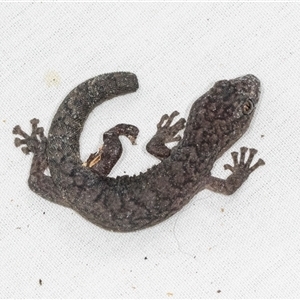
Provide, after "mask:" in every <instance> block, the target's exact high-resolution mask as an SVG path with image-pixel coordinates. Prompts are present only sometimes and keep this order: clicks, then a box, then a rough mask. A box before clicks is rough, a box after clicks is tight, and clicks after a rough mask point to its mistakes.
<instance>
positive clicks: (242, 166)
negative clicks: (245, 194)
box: [205, 147, 265, 195]
mask: <svg viewBox="0 0 300 300" xmlns="http://www.w3.org/2000/svg"><path fill="white" fill-rule="evenodd" d="M247 150H248V148H246V147H242V148H241V157H240V162H238V152H232V153H231V155H232V158H233V166H231V165H229V164H226V165H224V168H225V170H230V171H231V172H232V174H231V175H230V176H229V177H228V178H227V179H225V180H224V179H220V178H216V177H213V176H210V177H209V178H208V180H207V182H206V186H205V188H207V189H209V190H211V191H213V192H217V193H222V194H225V195H231V194H233V193H234V192H235V191H236V190H237V189H238V188H239V187H240V186H241V185H242V184H243V183H244V182H245V181H246V180H247V178H248V177H249V175H250V174H251V173H252V172H253V171H254V170H256V169H257V168H258V167H259V166H263V165H264V164H265V162H264V161H263V160H262V159H259V160H258V161H257V162H256V163H255V164H254V165H253V166H252V167H250V164H251V162H252V160H253V157H254V155H255V154H256V153H257V150H256V149H249V152H250V154H249V157H248V159H247V161H246V162H245V154H246V152H247Z"/></svg>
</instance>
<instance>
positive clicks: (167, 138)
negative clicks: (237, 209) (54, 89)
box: [13, 72, 264, 232]
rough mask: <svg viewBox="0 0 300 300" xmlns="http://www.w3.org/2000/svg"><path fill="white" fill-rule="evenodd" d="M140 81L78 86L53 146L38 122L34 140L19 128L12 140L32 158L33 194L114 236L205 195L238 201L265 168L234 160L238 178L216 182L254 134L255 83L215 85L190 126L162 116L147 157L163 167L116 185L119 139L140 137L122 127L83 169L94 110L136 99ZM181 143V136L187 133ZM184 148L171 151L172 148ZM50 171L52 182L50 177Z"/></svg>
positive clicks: (53, 131) (104, 79)
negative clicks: (84, 134) (129, 96)
mask: <svg viewBox="0 0 300 300" xmlns="http://www.w3.org/2000/svg"><path fill="white" fill-rule="evenodd" d="M137 88H138V81H137V78H136V76H135V75H134V74H132V73H126V72H119V73H110V74H105V75H100V76H97V77H95V78H92V79H90V80H87V81H86V82H83V83H82V84H80V85H79V86H77V87H76V88H75V89H74V90H72V91H71V92H70V94H69V95H68V96H67V97H66V98H65V100H64V101H63V103H62V104H61V105H60V107H59V108H58V110H57V112H56V114H55V116H54V118H53V121H52V124H51V127H50V130H49V135H48V139H47V138H46V137H45V136H44V134H43V128H42V127H37V124H38V122H39V121H38V120H37V119H33V120H31V123H32V128H33V130H32V134H31V135H30V136H29V135H27V134H26V133H25V132H24V131H22V129H21V128H20V126H16V127H15V128H14V130H13V133H14V134H19V135H21V136H22V137H23V138H24V139H22V140H21V139H19V138H16V139H15V145H16V146H20V145H22V144H24V145H26V147H23V148H22V150H23V152H25V153H27V154H28V153H29V152H32V153H33V161H32V166H31V171H30V177H29V180H28V183H29V186H30V188H31V189H32V190H33V191H34V192H36V193H37V194H39V195H40V196H42V197H43V198H45V199H48V200H50V201H52V202H55V203H58V204H60V205H64V206H67V207H70V208H72V209H74V210H75V211H77V212H78V213H79V214H81V215H82V216H84V217H85V218H86V219H88V220H89V221H91V222H93V223H95V224H96V225H99V226H101V227H103V228H105V229H108V230H113V231H124V232H126V231H134V230H138V229H142V228H146V227H149V226H152V225H155V224H157V223H159V222H161V221H163V220H165V219H166V218H168V217H170V216H172V215H173V214H175V213H176V212H177V211H179V210H180V209H181V208H182V207H183V206H184V205H185V204H187V203H188V202H189V201H190V200H191V199H192V198H193V196H194V195H195V194H197V193H198V192H199V191H201V190H203V189H204V188H208V189H210V190H212V191H214V192H219V193H223V194H232V193H234V192H235V191H236V190H237V189H238V188H239V187H240V186H241V185H242V183H243V182H244V181H245V180H246V179H247V178H248V176H249V175H250V173H251V172H253V171H254V170H255V169H256V168H257V167H259V166H261V165H263V164H264V162H263V160H261V159H259V160H258V161H257V162H256V164H254V165H253V166H252V167H250V164H251V162H252V159H253V156H254V155H255V153H256V152H257V151H256V150H255V149H250V151H249V153H250V154H249V157H248V159H247V160H246V161H245V154H246V152H247V150H248V149H247V148H245V147H242V148H241V154H240V160H238V153H237V152H233V153H232V157H233V166H230V165H225V166H224V167H225V169H229V170H231V171H232V174H231V175H230V176H229V177H228V178H227V179H226V180H223V179H219V178H215V177H212V176H211V169H212V167H213V165H214V163H215V161H216V160H217V159H218V158H219V157H220V156H221V155H222V154H223V153H224V152H225V151H226V150H227V149H229V148H230V147H231V146H232V145H233V144H234V143H235V142H236V141H237V140H238V139H239V138H240V137H241V136H242V135H243V133H244V132H245V131H246V130H247V129H248V127H249V124H250V122H251V119H252V117H253V113H254V111H255V106H256V104H257V102H258V100H259V93H260V82H259V80H258V79H257V78H256V77H255V76H253V75H246V76H243V77H239V78H236V79H233V80H222V81H219V82H217V83H215V85H214V86H213V87H212V88H211V89H210V90H209V91H208V92H207V93H206V94H204V95H203V96H201V97H200V98H199V99H198V100H196V101H195V103H194V104H193V106H192V108H191V111H190V113H189V117H188V119H187V121H185V120H184V119H180V120H179V121H177V122H176V123H175V124H173V125H172V123H173V119H174V118H175V117H176V116H177V115H178V112H173V113H172V114H171V115H170V116H168V115H164V116H163V117H162V119H161V120H160V122H159V123H158V125H157V133H156V134H155V135H154V137H153V138H152V139H151V140H150V142H149V143H148V145H147V150H148V152H150V153H151V154H153V155H155V156H156V157H157V158H159V159H160V160H161V162H160V163H159V164H157V165H155V166H153V167H152V168H150V169H148V170H147V171H146V172H145V173H141V174H139V175H138V176H135V175H134V176H121V177H117V178H111V177H108V176H107V175H108V174H109V172H110V171H111V169H112V167H113V166H114V165H115V163H116V162H117V160H118V159H119V157H120V156H121V153H122V145H121V143H120V141H119V136H120V135H124V136H126V137H128V138H129V139H130V140H131V141H132V143H134V140H135V139H136V137H137V134H138V129H137V128H136V127H135V126H133V125H128V124H119V125H117V126H115V127H113V128H112V129H110V130H109V131H107V132H106V133H105V134H104V136H103V140H104V145H103V146H102V148H101V149H100V150H99V152H98V153H94V154H92V155H91V156H90V158H89V159H88V161H87V162H86V163H85V164H83V162H82V161H81V159H80V155H79V137H80V133H81V131H82V128H83V125H84V122H85V120H86V119H87V117H88V115H89V113H90V112H91V110H92V109H93V108H94V107H95V106H97V105H99V104H101V103H102V102H104V101H106V100H108V99H110V98H112V97H115V96H118V95H122V94H126V93H130V92H134V91H136V90H137ZM184 127H185V130H184V134H183V137H182V138H181V137H180V136H179V135H178V131H180V130H181V129H184ZM172 141H178V144H177V145H176V146H175V147H173V148H172V149H171V150H170V149H169V148H167V147H166V145H165V144H166V143H168V142H172ZM47 167H49V170H50V174H51V176H46V175H45V174H44V171H45V169H46V168H47Z"/></svg>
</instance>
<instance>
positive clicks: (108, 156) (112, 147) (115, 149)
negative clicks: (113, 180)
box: [83, 124, 139, 176]
mask: <svg viewBox="0 0 300 300" xmlns="http://www.w3.org/2000/svg"><path fill="white" fill-rule="evenodd" d="M138 133H139V129H138V128H137V127H136V126H134V125H130V124H118V125H116V126H114V127H113V128H111V129H109V130H108V131H106V132H105V133H104V134H103V145H102V147H100V149H99V151H98V152H96V153H93V154H91V155H90V156H89V158H88V159H87V161H86V162H85V163H84V164H83V165H84V166H86V167H90V168H91V170H92V171H93V172H95V173H97V174H98V175H100V176H107V175H108V174H109V173H110V172H111V170H112V168H113V167H114V165H115V164H116V163H117V161H118V160H119V158H120V157H121V155H122V152H123V147H122V144H121V142H120V139H119V137H120V136H126V137H127V138H128V139H129V140H130V141H131V143H132V144H133V145H134V144H135V140H136V138H137V136H138Z"/></svg>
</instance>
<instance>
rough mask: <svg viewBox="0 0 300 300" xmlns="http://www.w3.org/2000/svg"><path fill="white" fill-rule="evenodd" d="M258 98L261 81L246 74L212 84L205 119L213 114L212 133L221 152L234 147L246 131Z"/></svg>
mask: <svg viewBox="0 0 300 300" xmlns="http://www.w3.org/2000/svg"><path fill="white" fill-rule="evenodd" d="M259 96H260V81H259V79H258V78H257V77H255V76H254V75H251V74H248V75H245V76H242V77H238V78H235V79H231V80H222V81H218V82H216V83H215V85H214V86H213V88H212V89H211V97H210V98H211V99H210V100H212V101H208V102H206V105H207V107H206V108H207V110H206V113H205V114H206V117H207V116H208V115H210V114H211V113H213V115H214V120H215V121H214V123H215V124H212V125H213V126H215V127H216V128H215V132H216V134H217V136H218V139H219V141H220V144H221V145H220V146H221V147H220V148H221V149H223V151H222V152H224V151H226V150H227V149H228V148H229V147H230V146H231V145H232V144H234V143H235V142H236V141H237V140H238V139H239V138H240V137H241V136H242V135H243V134H244V133H245V131H246V130H247V129H248V127H249V124H250V122H251V120H252V117H253V114H254V111H255V107H256V104H257V103H258V101H259Z"/></svg>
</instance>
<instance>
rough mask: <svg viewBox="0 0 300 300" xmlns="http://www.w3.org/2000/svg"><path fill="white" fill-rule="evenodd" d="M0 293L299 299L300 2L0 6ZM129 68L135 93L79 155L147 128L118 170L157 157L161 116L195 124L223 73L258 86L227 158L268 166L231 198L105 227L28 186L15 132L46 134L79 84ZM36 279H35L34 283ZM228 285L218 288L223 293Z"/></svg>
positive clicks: (108, 115) (109, 107)
mask: <svg viewBox="0 0 300 300" xmlns="http://www.w3.org/2000/svg"><path fill="white" fill-rule="evenodd" d="M0 8H1V9H0V35H1V44H0V51H1V53H0V99H1V100H0V101H1V111H0V120H1V122H0V126H1V130H0V140H1V143H0V153H1V169H0V188H1V202H0V203H1V209H0V253H1V260H0V270H1V272H0V297H38V298H40V297H48V298H49V297H50V298H51V297H53V298H55V297H70V298H71V297H91V298H92V297H101V298H102V297H108V298H113V297H116V298H117V297H120V298H123V297H131V298H141V297H148V298H168V299H172V298H182V297H186V298H196V297H197V298H202V297H216V298H229V297H234V298H246V297H247V298H249V297H250V298H257V297H260V298H264V297H299V296H300V199H299V198H300V193H299V192H300V185H299V183H300V180H299V176H300V172H299V171H300V164H299V163H300V158H299V155H300V154H299V144H300V141H299V140H300V138H299V135H300V125H299V124H300V122H299V117H300V109H299V107H300V105H299V95H300V83H299V79H300V56H299V51H300V39H299V33H300V31H299V30H300V6H299V4H296V3H294V4H283V3H273V4H272V3H263V4H255V3H248V4H247V3H212V4H205V3H200V4H194V3H188V4H182V3H167V4H163V3H162V4H158V3H156V4H155V3H148V4H138V3H131V4H125V3H114V4H113V3H106V4H92V3H85V4H74V3H69V4H68V3H65V4H63V3H60V4H51V3H36V4H34V3H23V4H4V3H2V4H1V5H0ZM113 71H131V72H134V73H136V74H137V76H138V78H139V83H140V88H139V90H138V91H137V92H136V93H134V94H130V95H127V96H124V97H120V98H115V99H113V100H111V101H110V102H107V103H105V104H103V105H102V106H99V107H98V108H96V109H95V110H94V111H93V112H92V113H91V115H90V117H89V119H88V121H87V123H86V125H85V127H84V131H83V134H82V136H81V153H82V158H83V159H86V158H87V157H88V155H89V153H91V152H94V151H96V150H97V147H98V146H99V145H100V144H101V138H102V133H103V132H104V131H105V130H107V129H109V128H110V127H112V126H114V125H115V124H117V123H121V122H124V123H132V124H135V125H137V126H138V127H139V128H140V135H139V137H138V140H137V142H138V145H137V146H132V145H131V144H130V143H129V141H128V140H126V139H122V143H123V145H124V153H123V156H122V158H121V160H120V162H119V163H118V164H117V165H116V167H115V168H114V170H113V172H112V176H116V175H117V174H119V175H121V174H124V172H126V173H127V174H137V173H139V172H140V171H145V170H146V169H147V168H148V167H150V166H151V165H153V164H154V163H157V162H158V161H157V160H156V159H155V158H153V157H151V156H150V155H148V154H147V153H146V150H145V145H146V143H147V141H148V140H149V139H150V137H151V136H152V135H153V134H154V132H155V130H156V123H157V122H158V121H159V119H160V117H161V115H162V114H164V113H171V112H172V111H173V110H178V111H180V113H181V116H184V117H187V116H188V112H189V109H190V107H191V105H192V103H193V101H194V100H196V99H197V98H198V97H199V96H200V95H202V94H203V93H204V92H206V91H207V89H208V88H210V87H211V86H212V84H213V83H214V82H215V81H217V80H220V79H225V78H226V79H230V78H234V77H238V76H241V75H244V74H247V73H253V74H255V75H256V76H257V77H259V78H260V80H261V82H262V95H261V102H260V104H259V107H258V108H257V110H256V114H255V117H254V119H253V122H252V123H251V127H250V128H249V130H248V131H247V133H246V134H245V135H244V136H243V137H242V138H241V139H240V140H239V141H238V142H237V143H236V144H235V145H234V146H233V147H232V149H231V150H230V151H228V152H226V153H225V154H224V155H223V157H222V158H221V159H220V160H219V161H218V162H217V163H216V164H215V167H214V170H213V174H214V175H215V176H220V177H223V178H225V177H226V176H227V175H228V174H229V172H228V171H227V172H225V171H224V170H223V165H224V164H225V163H231V155H230V152H231V151H236V150H238V149H239V147H241V146H248V147H255V148H257V149H258V150H259V152H258V154H257V156H256V160H257V159H258V158H259V157H261V158H263V159H264V160H265V162H266V165H265V166H264V167H261V168H259V169H258V170H257V171H255V173H253V174H252V175H251V176H250V178H249V179H248V181H247V182H246V183H245V184H244V185H243V186H242V187H241V188H240V189H239V190H238V191H237V192H236V193H235V194H234V195H232V196H223V195H219V194H215V193H212V192H210V191H203V192H201V193H199V194H198V195H197V196H195V197H194V199H193V200H192V201H191V202H190V203H189V204H188V205H187V206H186V207H185V208H184V209H183V210H182V211H180V212H178V213H177V214H176V215H175V216H174V217H172V218H171V219H169V220H167V221H165V222H163V223H161V224H159V225H157V226H155V227H152V228H149V229H146V230H143V231H138V232H133V233H126V234H124V233H123V234H121V233H112V232H108V231H105V230H103V229H101V228H98V227H96V226H94V225H93V224H91V223H89V222H87V221H86V220H84V219H83V218H82V217H80V216H79V215H78V214H76V213H75V212H73V211H72V210H70V209H66V208H64V207H60V206H58V205H55V204H52V203H50V202H47V201H46V200H44V199H42V198H41V197H39V196H37V195H35V194H34V193H33V192H31V191H30V189H29V188H28V186H27V178H28V174H29V169H30V164H31V156H25V155H24V154H23V153H22V152H21V151H20V149H17V148H15V147H14V144H13V139H14V136H13V135H12V128H13V127H14V126H15V125H16V124H20V125H21V126H22V128H23V129H24V130H26V131H27V132H29V131H30V126H29V125H30V124H29V120H30V119H31V118H33V117H36V118H39V119H40V120H41V126H44V127H45V131H46V132H47V131H48V129H49V126H50V123H51V119H52V117H53V116H54V113H55V111H56V109H57V108H58V106H59V104H60V103H61V101H62V100H63V98H64V97H65V96H66V95H67V93H68V92H69V91H70V90H71V89H73V88H74V87H75V86H76V85H78V84H79V83H81V82H82V81H84V80H86V79H88V78H90V77H93V76H96V75H98V74H102V73H106V72H113ZM39 279H41V280H42V285H40V284H39ZM218 291H219V292H218Z"/></svg>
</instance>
